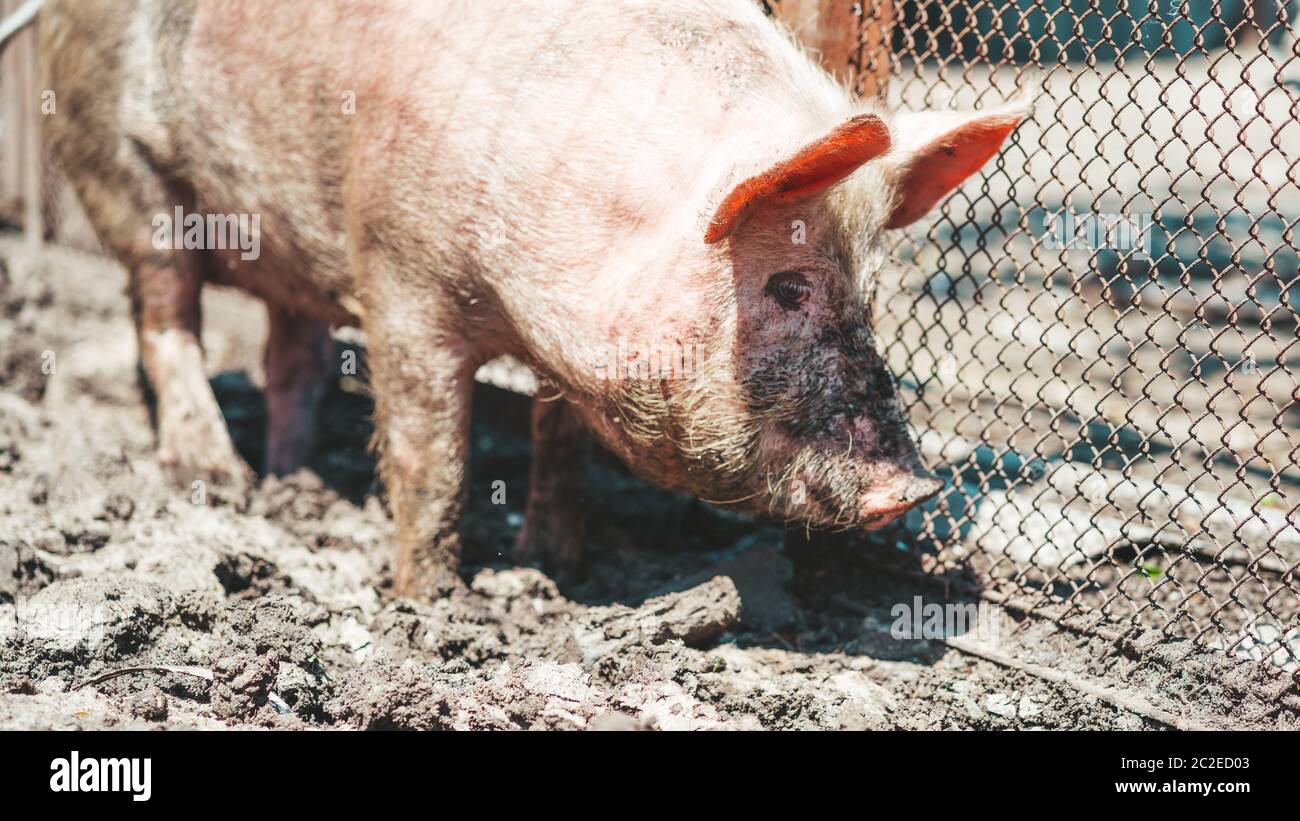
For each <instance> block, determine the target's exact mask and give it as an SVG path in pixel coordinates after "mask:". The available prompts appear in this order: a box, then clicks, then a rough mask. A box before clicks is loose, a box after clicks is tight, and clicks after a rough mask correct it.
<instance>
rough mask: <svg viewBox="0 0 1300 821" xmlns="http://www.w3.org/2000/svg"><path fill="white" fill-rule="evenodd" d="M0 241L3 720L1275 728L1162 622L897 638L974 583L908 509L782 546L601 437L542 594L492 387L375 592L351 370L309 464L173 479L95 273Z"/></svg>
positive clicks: (232, 312) (73, 256)
mask: <svg viewBox="0 0 1300 821" xmlns="http://www.w3.org/2000/svg"><path fill="white" fill-rule="evenodd" d="M0 260H2V264H0V727H5V728H57V729H70V728H83V729H91V728H154V727H170V728H231V727H280V728H357V729H489V728H490V729H512V728H544V729H814V728H828V729H844V728H848V729H986V728H1076V729H1085V728H1086V729H1141V728H1150V729H1160V728H1164V727H1166V726H1168V721H1167V720H1161V719H1159V718H1152V717H1151V716H1152V715H1156V716H1159V715H1165V716H1167V715H1168V714H1173V715H1175V716H1179V717H1181V718H1182V719H1184V720H1186V721H1188V722H1193V723H1196V724H1199V725H1203V726H1215V727H1221V726H1230V727H1278V728H1297V727H1300V719H1298V718H1297V705H1298V704H1300V695H1298V694H1297V689H1296V683H1295V681H1294V680H1293V679H1292V678H1291V677H1290V676H1288V675H1286V674H1284V673H1282V672H1280V671H1278V670H1276V669H1274V668H1270V667H1269V666H1268V665H1266V664H1255V663H1249V664H1245V663H1242V662H1241V661H1239V660H1234V659H1229V658H1227V657H1225V656H1222V655H1216V654H1214V653H1210V652H1203V651H1199V650H1196V649H1195V648H1193V647H1192V646H1191V643H1190V642H1186V641H1181V640H1165V639H1161V638H1160V637H1159V636H1154V635H1146V634H1134V635H1130V636H1127V637H1125V639H1124V641H1122V642H1119V643H1116V642H1114V641H1108V640H1104V639H1102V638H1099V637H1097V636H1093V635H1089V634H1087V633H1082V634H1080V633H1073V632H1070V631H1068V630H1062V629H1059V628H1057V627H1055V626H1053V625H1052V624H1050V623H1047V622H1044V621H1041V620H1039V619H1035V618H1026V617H1024V616H1023V615H1017V614H1015V613H1014V612H1012V611H1007V610H1002V609H1000V608H996V607H992V606H990V605H987V604H985V605H984V607H983V610H982V611H981V613H980V620H979V623H978V625H975V626H972V629H970V630H969V631H968V634H967V635H966V636H965V637H964V638H968V639H971V638H973V637H975V636H978V638H979V641H980V644H979V647H983V648H986V649H992V650H994V651H996V652H995V654H994V655H995V656H996V657H998V658H1002V659H1004V661H1003V662H994V661H990V660H988V659H987V658H983V657H981V656H980V655H979V654H978V653H973V652H971V650H970V648H969V647H967V648H966V649H965V650H961V649H957V648H956V647H954V646H952V644H950V643H949V642H947V641H945V640H944V639H942V638H930V639H925V638H917V639H907V638H904V639H896V638H894V637H893V636H892V635H891V626H892V625H893V624H894V622H895V616H894V615H893V612H892V611H893V609H894V608H895V607H897V606H900V605H903V606H910V605H911V604H913V602H914V597H917V596H920V597H923V600H924V601H925V602H927V603H930V602H937V603H940V604H943V603H945V602H948V603H965V604H974V602H975V600H974V599H972V598H970V593H969V587H968V583H969V582H970V579H969V578H965V577H962V578H954V577H943V578H935V577H927V576H926V574H925V573H924V572H923V571H922V570H921V568H922V567H923V566H924V557H923V556H920V555H918V554H917V553H916V551H914V550H912V549H911V546H910V544H909V543H908V542H907V538H906V534H905V532H901V531H894V532H892V533H890V534H888V535H887V537H886V538H884V539H877V540H876V541H866V540H864V539H860V538H845V539H840V540H837V541H836V542H834V543H833V544H831V545H830V546H829V547H827V546H826V545H822V546H821V547H820V548H818V547H816V546H815V545H814V546H808V545H804V546H803V547H802V548H799V547H798V545H797V544H796V545H794V546H793V547H792V548H791V549H790V550H789V551H787V550H785V549H783V542H784V540H785V534H783V533H782V531H781V530H780V529H779V528H777V527H773V526H771V525H766V524H762V523H759V522H755V521H753V520H751V519H747V518H744V517H739V516H736V515H733V514H730V513H728V512H726V511H725V510H720V509H717V508H714V507H710V506H708V505H705V504H702V503H700V502H697V501H693V500H691V499H688V498H683V497H679V496H676V495H673V494H668V493H664V492H660V491H657V490H655V489H653V488H650V487H647V486H646V485H644V484H642V483H640V482H638V481H637V480H635V479H634V478H632V477H631V476H630V475H629V474H628V473H627V472H626V471H625V470H623V469H622V468H621V467H620V466H619V465H617V464H616V463H615V462H613V461H612V460H610V459H608V458H600V459H598V460H596V462H595V463H594V464H593V465H592V466H591V468H590V474H591V475H590V477H589V478H590V480H591V481H590V486H591V488H592V490H591V514H590V515H591V520H590V522H589V525H588V533H589V539H590V550H591V553H592V560H591V563H590V568H589V572H588V576H587V578H586V579H585V580H583V581H581V582H579V583H575V584H572V585H567V586H565V587H563V588H560V587H557V585H556V583H555V582H554V581H552V580H551V579H550V578H548V577H547V576H546V575H544V574H543V573H542V572H540V571H539V570H537V569H533V568H528V567H520V566H517V565H515V564H514V563H513V562H512V561H511V545H512V542H513V539H514V536H515V534H516V533H517V532H518V528H519V525H520V523H521V521H522V512H523V502H524V498H525V493H526V481H527V468H528V458H529V448H528V441H527V435H526V434H527V409H528V405H527V401H528V400H527V399H525V398H523V397H520V396H517V395H515V394H512V393H509V392H506V391H501V390H497V389H494V388H489V387H482V388H481V390H480V391H479V394H478V395H477V396H476V419H475V423H474V431H473V437H474V461H473V480H472V481H473V486H472V490H471V497H470V511H469V514H468V518H467V521H466V526H465V533H466V556H465V559H466V563H465V568H464V573H463V575H464V577H465V579H466V581H467V583H468V588H467V591H466V592H464V593H461V594H458V595H455V596H453V597H451V598H449V599H445V600H442V601H438V602H435V603H416V602H411V601H405V600H397V599H394V597H393V596H392V595H391V593H390V586H391V578H390V569H389V556H390V552H391V541H390V540H391V534H392V527H391V523H390V521H389V519H388V517H387V515H386V513H385V509H384V505H383V503H382V495H381V494H382V489H381V488H379V487H378V486H377V483H376V480H375V473H374V464H373V461H372V459H371V457H370V455H369V454H368V452H367V448H366V443H367V440H368V437H369V434H370V423H369V421H368V413H369V407H370V402H369V399H368V397H367V395H366V389H365V384H364V364H363V365H362V367H360V368H359V369H358V371H357V372H356V373H343V372H341V373H340V375H339V378H338V380H337V382H336V383H335V384H334V385H332V387H331V393H330V395H329V397H328V398H327V400H326V402H327V404H326V407H327V413H326V417H325V419H324V431H323V436H322V442H321V444H320V447H319V448H318V452H317V454H316V456H315V458H314V460H313V462H312V464H311V466H310V468H309V469H305V470H303V471H300V472H299V473H297V474H295V475H293V476H290V477H287V478H278V479H277V478H262V479H261V480H260V481H259V482H258V484H257V485H256V486H255V487H254V488H252V489H251V490H249V491H247V492H241V493H231V492H229V491H224V490H221V489H219V488H214V487H206V486H203V485H196V484H193V483H187V482H184V481H181V482H180V483H178V482H177V481H176V477H170V476H166V475H164V474H163V473H162V472H161V471H160V469H159V468H158V466H157V463H156V462H155V460H154V458H153V452H152V450H153V439H152V433H151V428H150V420H149V414H148V410H147V406H146V404H145V403H144V402H143V401H142V400H141V398H140V384H139V378H138V375H137V367H136V356H135V348H134V339H133V334H132V329H131V322H130V319H129V317H128V314H127V301H126V298H125V296H124V295H123V286H124V279H123V275H122V272H121V271H120V270H119V269H118V268H117V267H116V266H115V265H113V264H111V263H109V262H107V261H105V260H104V259H102V258H99V257H96V256H93V255H84V254H78V253H73V252H70V251H67V250H64V249H57V248H51V249H46V250H44V251H42V252H40V253H39V254H36V255H30V254H27V253H25V252H23V251H22V250H21V249H20V247H19V243H18V242H17V240H16V239H14V238H12V237H0ZM209 291H210V293H209V294H207V295H206V296H205V317H206V326H205V346H206V349H207V353H208V356H209V366H210V372H211V375H212V382H213V385H214V387H215V389H216V391H217V395H218V397H219V399H220V401H221V404H222V409H223V412H224V413H225V415H226V419H227V421H228V423H229V425H230V427H231V430H232V432H233V434H234V435H235V437H236V440H237V443H238V445H239V447H240V449H241V452H242V453H243V454H244V455H245V456H246V458H248V459H249V461H250V463H252V464H259V463H260V461H261V452H260V450H261V446H260V439H261V434H262V429H263V427H264V424H265V420H264V408H263V405H262V399H261V393H260V391H259V389H258V385H259V383H260V380H261V368H260V365H259V360H260V340H261V337H262V335H263V334H264V327H263V317H262V310H261V308H260V307H258V306H257V305H256V304H255V303H252V302H249V301H248V300H246V299H245V298H244V297H242V296H240V295H238V294H234V293H229V292H218V291H215V290H212V289H209ZM338 345H339V353H340V362H344V361H347V360H348V359H349V357H347V356H346V354H350V353H355V354H362V355H363V354H364V352H363V351H360V350H359V349H358V348H357V347H356V345H355V344H354V343H346V342H343V341H340V342H339V343H338ZM497 482H503V483H504V484H503V485H501V484H494V483H497ZM500 488H504V490H505V494H504V499H502V498H501V495H500V493H494V491H497V490H499V489H500ZM791 541H792V543H798V542H799V541H800V540H799V539H798V538H797V536H796V537H794V538H792V539H791ZM900 547H901V548H903V549H899V548H900ZM792 558H793V561H792ZM958 591H965V592H962V593H961V594H959V593H958ZM975 627H977V628H978V629H974V628H975ZM1005 659H1011V660H1012V663H1011V664H1008V663H1006V662H1005ZM1025 664H1029V665H1036V666H1035V667H1033V669H1035V670H1039V671H1040V673H1041V670H1042V669H1043V668H1047V669H1051V670H1056V671H1064V672H1065V673H1067V674H1068V676H1067V677H1069V676H1073V677H1074V679H1073V680H1086V681H1089V682H1092V683H1094V684H1096V685H1098V686H1101V687H1103V688H1105V689H1104V691H1102V692H1104V693H1107V694H1114V693H1119V694H1123V696H1124V697H1125V698H1124V699H1121V700H1120V701H1121V702H1122V703H1123V704H1125V705H1128V706H1115V699H1112V698H1109V697H1103V698H1099V697H1098V696H1097V695H1096V693H1097V692H1098V691H1096V690H1095V689H1094V690H1093V691H1092V694H1091V695H1090V694H1088V693H1085V692H1084V691H1082V690H1080V689H1079V688H1078V687H1077V686H1072V685H1070V684H1068V683H1062V682H1061V681H1060V680H1059V679H1058V680H1057V681H1052V680H1049V679H1046V678H1044V677H1043V676H1042V675H1041V674H1035V673H1033V672H1028V671H1026V670H1025V669H1017V665H1020V666H1022V667H1023V666H1024V665H1025ZM127 668H133V669H130V671H128V672H125V673H123V674H122V675H118V676H116V677H112V678H105V679H103V680H98V679H99V678H100V677H103V676H104V675H105V674H108V673H113V672H118V671H122V670H125V669H127ZM1135 704H1136V705H1137V706H1136V707H1134V706H1133V705H1135ZM1143 705H1146V707H1150V708H1152V709H1146V707H1144V706H1143ZM1160 711H1163V712H1160Z"/></svg>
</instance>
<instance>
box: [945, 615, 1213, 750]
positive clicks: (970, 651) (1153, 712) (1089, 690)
mask: <svg viewBox="0 0 1300 821" xmlns="http://www.w3.org/2000/svg"><path fill="white" fill-rule="evenodd" d="M943 642H944V644H946V645H948V646H949V647H951V648H953V649H954V650H957V651H959V652H962V653H965V654H967V655H970V656H975V657H976V658H981V659H984V660H985V661H988V662H992V663H993V664H997V665H999V666H1001V667H1007V668H1010V669H1012V670H1019V671H1021V672H1023V673H1028V674H1029V675H1031V676H1034V677H1035V678H1040V679H1043V680H1044V681H1050V682H1053V683H1055V684H1064V685H1066V686H1067V687H1071V688H1073V689H1075V690H1077V691H1079V692H1080V693H1083V694H1084V695H1089V696H1092V697H1094V698H1097V699H1100V700H1102V701H1104V702H1106V703H1107V704H1109V705H1111V706H1112V707H1115V708H1116V709H1119V710H1123V711H1125V712H1129V713H1133V714H1135V715H1139V716H1141V717H1143V718H1146V719H1150V720H1151V721H1155V722H1158V723H1160V724H1164V725H1166V726H1168V727H1173V728H1174V729H1176V730H1190V731H1207V730H1211V729H1213V728H1212V727H1209V726H1207V725H1205V724H1201V723H1199V722H1196V721H1192V720H1190V719H1186V718H1182V717H1181V716H1177V715H1174V714H1173V713H1171V712H1169V711H1168V710H1162V709H1161V708H1159V707H1157V706H1155V705H1154V704H1152V703H1151V702H1149V701H1147V700H1146V699H1144V698H1139V697H1137V696H1131V695H1127V694H1125V693H1122V692H1120V691H1118V690H1113V689H1111V688H1110V687H1104V686H1102V685H1100V684H1096V683H1094V682H1091V681H1089V680H1087V679H1085V678H1083V677H1081V676H1078V675H1075V674H1074V673H1067V672H1065V671H1064V670H1057V669H1056V668H1054V667H1044V666H1042V665H1040V664H1034V663H1032V662H1027V661H1016V660H1015V659H1013V658H1011V657H1010V656H1006V655H1003V654H1002V653H999V652H997V651H995V650H990V649H989V648H987V647H981V646H980V645H978V644H976V643H975V642H972V641H968V640H966V639H964V638H961V637H957V636H954V637H952V638H946V639H944V640H943Z"/></svg>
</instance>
